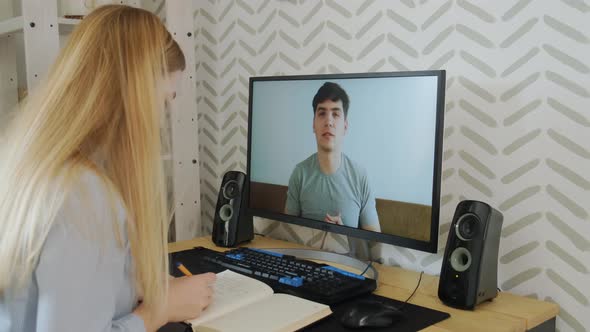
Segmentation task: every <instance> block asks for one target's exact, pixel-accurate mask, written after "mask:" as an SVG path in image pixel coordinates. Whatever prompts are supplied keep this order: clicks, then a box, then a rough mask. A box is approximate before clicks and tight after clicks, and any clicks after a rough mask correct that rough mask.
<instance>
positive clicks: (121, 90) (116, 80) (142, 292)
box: [0, 6, 215, 332]
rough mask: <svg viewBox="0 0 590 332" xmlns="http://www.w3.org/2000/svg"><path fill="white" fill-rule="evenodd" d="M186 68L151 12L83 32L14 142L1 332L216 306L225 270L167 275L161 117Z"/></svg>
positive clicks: (0, 253) (115, 326)
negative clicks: (219, 274)
mask: <svg viewBox="0 0 590 332" xmlns="http://www.w3.org/2000/svg"><path fill="white" fill-rule="evenodd" d="M184 67H185V60H184V55H183V54H182V51H181V50H180V48H179V46H178V44H177V43H176V42H175V41H174V40H173V39H172V37H171V35H170V33H169V32H168V31H167V30H166V28H165V27H164V25H162V23H161V22H160V20H159V19H158V18H157V17H156V16H154V15H153V14H151V13H149V12H147V11H145V10H141V9H136V8H131V7H126V6H105V7H101V8H99V9H97V10H95V11H94V12H92V13H91V14H90V15H88V16H87V17H86V18H84V20H82V22H81V23H80V25H79V27H78V28H77V29H76V30H75V31H74V32H73V33H72V36H71V38H70V40H69V42H68V44H67V45H66V46H65V48H64V49H63V51H62V52H61V54H60V55H59V57H58V59H57V61H56V63H55V64H54V66H53V67H52V69H51V70H50V73H49V74H48V77H47V79H46V80H45V82H44V83H43V84H42V85H41V86H40V87H39V88H38V90H37V91H35V92H34V93H33V94H32V95H31V96H30V98H29V100H28V102H27V103H26V105H25V106H23V109H22V110H19V111H18V112H17V113H18V114H17V116H16V119H15V120H14V122H13V123H12V124H11V126H10V127H9V129H8V132H7V136H6V137H5V140H3V142H5V144H3V145H2V151H1V156H2V160H1V161H0V331H47V332H53V331H59V332H63V331H144V330H147V331H154V330H156V329H158V328H159V327H160V326H162V325H163V324H165V323H166V322H169V321H180V320H185V319H189V318H193V317H196V316H198V315H199V314H200V312H201V311H202V310H203V309H204V308H205V307H206V306H207V305H208V304H209V302H210V299H211V295H212V291H211V289H210V285H211V284H212V283H213V282H214V278H215V276H214V275H213V274H204V275H198V276H193V277H185V278H179V279H171V280H169V279H168V276H167V273H166V272H167V264H168V261H167V255H166V241H167V232H168V227H167V225H168V220H169V218H168V213H169V211H168V209H167V207H166V201H165V194H166V188H165V182H164V177H163V174H162V166H161V161H160V152H161V151H160V150H161V142H160V123H159V122H160V119H161V118H162V110H163V108H164V104H165V101H166V99H167V98H173V95H174V90H173V87H174V81H175V80H176V77H178V75H179V73H180V72H181V71H182V70H183V69H184Z"/></svg>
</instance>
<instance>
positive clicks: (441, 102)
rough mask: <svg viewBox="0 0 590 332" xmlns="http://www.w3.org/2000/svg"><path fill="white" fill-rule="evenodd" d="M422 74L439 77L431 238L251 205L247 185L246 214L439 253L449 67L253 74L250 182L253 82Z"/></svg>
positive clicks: (250, 83)
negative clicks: (381, 231) (319, 220)
mask: <svg viewBox="0 0 590 332" xmlns="http://www.w3.org/2000/svg"><path fill="white" fill-rule="evenodd" d="M418 76H435V77H437V103H436V125H435V127H436V129H435V144H434V166H433V168H434V169H433V187H432V215H431V223H430V241H420V240H415V239H410V238H406V237H401V236H397V235H393V234H384V233H377V232H372V231H367V230H363V229H359V228H351V227H347V226H340V225H334V224H329V223H325V222H318V221H317V220H313V219H307V218H303V217H297V216H292V215H287V214H282V213H277V212H272V211H268V210H264V209H254V208H250V191H249V187H250V186H247V188H248V189H247V191H246V192H244V195H245V202H244V203H245V209H244V210H243V213H246V214H247V216H248V217H249V218H248V219H250V220H252V217H254V216H256V217H262V218H267V219H272V220H276V221H280V222H286V223H290V224H293V225H299V226H305V227H310V228H314V229H318V230H322V231H328V232H333V233H337V234H343V235H347V236H351V237H355V238H360V239H365V240H369V241H376V242H381V243H385V244H391V245H395V246H401V247H406V248H410V249H416V250H420V251H425V252H430V253H436V252H437V247H438V228H439V216H440V187H441V168H442V167H441V164H442V145H443V131H444V128H443V119H444V107H445V86H446V72H445V70H421V71H402V72H375V73H351V74H316V75H292V76H258V77H250V82H249V92H248V93H249V98H248V149H247V158H248V160H247V171H246V176H247V181H248V183H250V174H251V172H250V167H251V151H252V150H251V144H252V130H251V129H252V93H253V84H254V82H257V81H292V80H330V79H346V78H352V79H354V78H378V77H418Z"/></svg>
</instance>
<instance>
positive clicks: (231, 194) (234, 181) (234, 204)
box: [211, 171, 254, 247]
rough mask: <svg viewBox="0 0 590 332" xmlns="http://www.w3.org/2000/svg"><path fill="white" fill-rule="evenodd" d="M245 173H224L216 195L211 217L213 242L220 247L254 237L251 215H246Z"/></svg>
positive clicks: (235, 244)
mask: <svg viewBox="0 0 590 332" xmlns="http://www.w3.org/2000/svg"><path fill="white" fill-rule="evenodd" d="M247 186H248V181H247V178H246V174H244V173H242V172H239V171H229V172H227V173H225V175H224V176H223V179H222V180H221V188H220V189H219V195H218V196H217V206H216V208H215V217H214V218H213V233H212V234H211V235H212V239H213V243H215V244H216V245H217V246H220V247H235V246H237V245H238V244H240V243H242V242H246V241H250V240H252V239H253V238H254V227H253V222H252V216H247V215H246V213H245V210H246V193H247V192H248V191H247V189H248V187H247Z"/></svg>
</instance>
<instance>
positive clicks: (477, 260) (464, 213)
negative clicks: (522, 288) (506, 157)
mask: <svg viewBox="0 0 590 332" xmlns="http://www.w3.org/2000/svg"><path fill="white" fill-rule="evenodd" d="M502 221H503V216H502V213H501V212H499V211H497V210H496V209H494V208H492V207H491V206H489V205H488V204H486V203H483V202H478V201H462V202H459V204H458V205H457V208H456V210H455V215H454V216H453V222H452V223H451V228H450V230H449V237H448V239H447V246H446V248H445V255H444V257H443V262H442V267H441V271H440V280H439V284H438V297H439V298H440V299H441V301H442V302H443V303H445V304H446V305H448V306H451V307H455V308H459V309H470V310H471V309H473V308H475V306H476V305H477V304H479V303H481V302H483V301H486V300H492V299H493V298H495V297H496V296H497V295H498V248H499V245H500V232H501V230H502Z"/></svg>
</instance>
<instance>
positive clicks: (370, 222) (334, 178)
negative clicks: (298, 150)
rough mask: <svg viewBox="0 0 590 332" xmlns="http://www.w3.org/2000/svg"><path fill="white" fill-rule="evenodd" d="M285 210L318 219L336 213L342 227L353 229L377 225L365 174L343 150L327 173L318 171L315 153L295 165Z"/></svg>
mask: <svg viewBox="0 0 590 332" xmlns="http://www.w3.org/2000/svg"><path fill="white" fill-rule="evenodd" d="M285 210H286V211H285V212H286V213H287V214H290V215H296V216H301V217H304V218H308V219H314V220H319V221H324V220H325V219H326V214H329V215H331V216H336V215H340V216H341V219H342V222H343V223H344V225H345V226H350V227H355V228H362V227H363V226H377V225H379V217H378V216H377V210H376V208H375V196H374V194H373V192H372V191H371V188H370V186H369V180H368V178H367V173H366V171H365V170H364V169H363V168H362V167H361V166H360V165H359V164H357V163H355V162H353V161H352V160H350V158H348V156H346V155H345V154H344V153H343V154H342V161H341V163H340V167H339V168H338V170H336V172H335V173H333V174H329V175H328V174H324V173H322V171H321V170H320V164H319V161H318V156H317V153H314V154H312V155H311V156H310V157H309V158H307V159H305V160H304V161H302V162H300V163H299V164H297V166H296V167H295V169H294V170H293V173H292V174H291V178H290V179H289V189H288V191H287V204H286V207H285Z"/></svg>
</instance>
